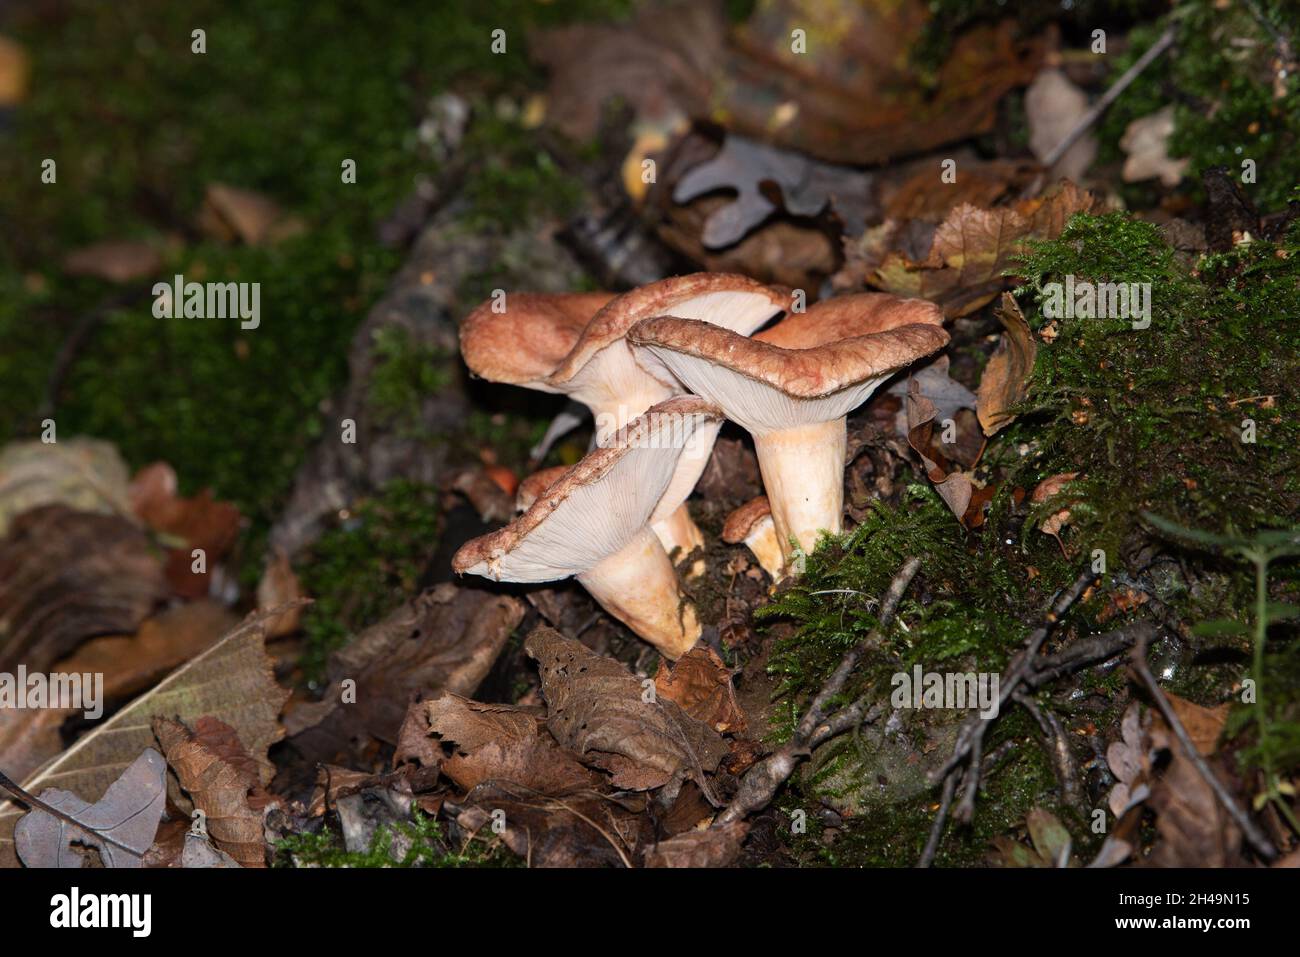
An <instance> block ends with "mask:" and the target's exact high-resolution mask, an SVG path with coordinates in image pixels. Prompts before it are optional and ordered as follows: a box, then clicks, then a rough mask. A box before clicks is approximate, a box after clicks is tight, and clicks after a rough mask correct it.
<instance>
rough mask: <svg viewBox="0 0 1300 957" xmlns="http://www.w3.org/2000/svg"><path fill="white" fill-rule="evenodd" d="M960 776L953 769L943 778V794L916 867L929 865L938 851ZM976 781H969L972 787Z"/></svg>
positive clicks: (959, 773) (958, 772)
mask: <svg viewBox="0 0 1300 957" xmlns="http://www.w3.org/2000/svg"><path fill="white" fill-rule="evenodd" d="M960 777H961V772H960V771H954V772H953V773H952V774H949V775H948V777H947V778H945V779H944V782H943V795H942V796H941V797H940V798H939V813H938V814H936V815H935V816H934V824H932V825H931V826H930V837H929V839H928V840H927V841H926V842H925V850H923V851H922V852H921V859H920V860H919V861H917V862H916V866H917V867H929V866H930V865H931V864H933V863H934V855H935V854H936V853H938V851H939V839H940V838H942V837H943V825H944V823H945V822H946V821H947V820H948V808H949V807H951V806H952V796H953V793H954V792H955V791H956V790H957V779H958V778H960ZM977 783H978V782H975V781H972V782H971V786H972V789H973V788H974V786H975V785H976V784H977Z"/></svg>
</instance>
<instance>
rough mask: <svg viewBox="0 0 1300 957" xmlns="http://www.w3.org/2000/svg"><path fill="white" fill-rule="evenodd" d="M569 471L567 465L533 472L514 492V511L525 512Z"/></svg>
mask: <svg viewBox="0 0 1300 957" xmlns="http://www.w3.org/2000/svg"><path fill="white" fill-rule="evenodd" d="M567 471H569V466H567V465H556V466H553V467H551V468H549V469H542V470H541V471H540V472H534V473H533V474H532V475H530V476H528V478H526V479H524V480H523V481H522V482H520V483H519V488H518V489H516V490H515V511H517V512H526V511H528V510H529V509H530V508H532V507H533V503H534V502H536V501H537V499H538V498H539V497H540V496H541V494H542V493H543V492H545V491H546V490H547V489H548V488H550V487H551V486H552V485H554V484H555V483H556V482H558V481H559V480H560V476H561V475H563V474H564V473H565V472H567Z"/></svg>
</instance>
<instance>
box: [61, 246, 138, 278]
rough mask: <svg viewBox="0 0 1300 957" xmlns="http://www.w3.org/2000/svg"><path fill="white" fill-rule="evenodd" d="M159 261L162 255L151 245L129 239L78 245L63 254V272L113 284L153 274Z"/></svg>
mask: <svg viewBox="0 0 1300 957" xmlns="http://www.w3.org/2000/svg"><path fill="white" fill-rule="evenodd" d="M162 264H163V260H162V256H161V255H160V254H159V253H158V250H156V249H155V248H154V247H153V246H151V245H149V244H148V243H144V242H139V241H137V240H130V239H116V240H106V241H105V242H102V243H94V244H92V245H90V246H82V247H81V248H80V249H74V250H73V251H72V252H70V253H68V254H67V255H66V256H64V257H63V271H64V272H66V273H67V274H68V275H70V276H94V277H95V278H97V279H107V280H108V281H109V282H115V283H128V282H134V281H135V280H137V279H145V278H147V277H149V276H156V275H157V274H158V271H159V270H161V269H162Z"/></svg>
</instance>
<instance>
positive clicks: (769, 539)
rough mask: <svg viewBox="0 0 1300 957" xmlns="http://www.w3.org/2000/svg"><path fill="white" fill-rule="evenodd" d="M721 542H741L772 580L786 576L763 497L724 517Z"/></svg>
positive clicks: (766, 504) (768, 507)
mask: <svg viewBox="0 0 1300 957" xmlns="http://www.w3.org/2000/svg"><path fill="white" fill-rule="evenodd" d="M722 540H723V541H724V542H726V543H727V544H728V545H739V544H740V543H741V542H744V543H745V544H746V545H747V546H749V550H750V551H751V552H753V554H754V557H755V558H756V559H758V563H759V564H760V565H761V566H763V570H764V571H765V572H767V573H768V575H770V576H771V578H772V581H774V582H779V581H780V580H781V578H782V576H784V575H785V554H784V551H783V550H782V548H781V540H780V539H779V538H777V537H776V524H775V523H774V522H773V521H772V508H771V506H770V505H769V504H768V501H767V496H766V495H760V496H758V498H754V499H750V500H749V501H748V502H746V503H745V504H744V505H742V506H740V508H738V509H736V510H735V511H734V512H732V513H731V514H730V515H728V516H727V522H726V524H725V525H723V526H722Z"/></svg>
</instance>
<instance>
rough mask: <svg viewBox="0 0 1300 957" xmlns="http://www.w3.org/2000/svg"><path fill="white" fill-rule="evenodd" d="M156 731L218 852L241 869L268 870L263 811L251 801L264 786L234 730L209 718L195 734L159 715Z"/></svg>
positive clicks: (198, 724) (255, 764) (199, 726)
mask: <svg viewBox="0 0 1300 957" xmlns="http://www.w3.org/2000/svg"><path fill="white" fill-rule="evenodd" d="M153 732H154V736H155V737H157V739H158V743H159V744H160V745H162V749H163V754H165V755H166V756H167V763H168V764H169V765H170V766H171V769H172V770H173V771H175V772H176V777H177V778H178V779H180V782H181V787H182V788H184V789H185V791H186V792H187V793H188V794H189V796H190V799H191V800H192V801H193V802H194V806H195V808H196V809H198V810H200V811H202V812H203V816H204V821H205V825H206V827H207V831H208V834H209V835H210V836H211V837H212V841H213V843H214V844H215V845H216V847H217V849H218V850H221V851H224V852H225V853H227V854H229V855H230V856H231V857H232V858H234V859H235V861H237V862H238V863H239V864H240V866H242V867H265V866H266V839H265V837H264V836H263V832H262V812H261V811H260V810H255V809H254V808H253V807H252V806H251V804H250V802H249V796H250V794H251V793H253V792H257V791H261V781H260V780H259V779H258V773H257V763H256V762H255V761H253V759H252V758H251V757H250V756H249V754H248V752H247V751H245V750H244V747H243V745H242V744H240V743H239V738H238V735H236V733H235V730H234V729H233V728H231V727H230V726H229V725H228V724H225V723H224V722H222V721H218V720H217V719H215V718H212V717H208V716H205V717H203V718H200V719H199V721H198V722H197V723H196V725H195V730H194V731H191V730H190V729H189V728H188V727H186V726H185V725H184V724H182V723H181V722H179V721H175V720H173V719H171V718H166V717H162V716H159V717H156V718H154V719H153ZM263 797H264V795H263ZM261 803H264V802H261Z"/></svg>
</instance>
